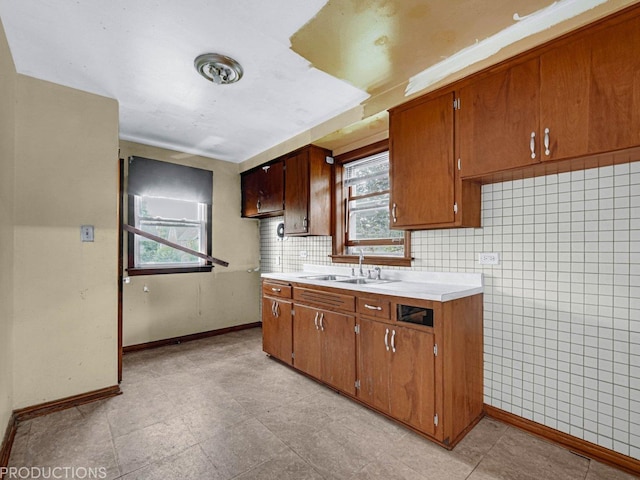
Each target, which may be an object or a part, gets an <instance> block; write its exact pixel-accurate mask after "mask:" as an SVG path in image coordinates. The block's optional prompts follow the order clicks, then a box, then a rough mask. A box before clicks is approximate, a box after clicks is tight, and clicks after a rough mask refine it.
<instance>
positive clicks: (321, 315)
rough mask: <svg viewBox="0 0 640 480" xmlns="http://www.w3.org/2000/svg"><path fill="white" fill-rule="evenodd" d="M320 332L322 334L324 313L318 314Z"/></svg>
mask: <svg viewBox="0 0 640 480" xmlns="http://www.w3.org/2000/svg"><path fill="white" fill-rule="evenodd" d="M320 331H322V332H324V313H321V314H320Z"/></svg>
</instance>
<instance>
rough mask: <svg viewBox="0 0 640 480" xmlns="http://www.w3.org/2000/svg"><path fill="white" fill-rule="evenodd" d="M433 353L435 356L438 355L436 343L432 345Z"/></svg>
mask: <svg viewBox="0 0 640 480" xmlns="http://www.w3.org/2000/svg"><path fill="white" fill-rule="evenodd" d="M433 355H434V356H436V357H437V356H438V344H437V343H436V344H434V345H433Z"/></svg>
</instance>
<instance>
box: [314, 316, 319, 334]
mask: <svg viewBox="0 0 640 480" xmlns="http://www.w3.org/2000/svg"><path fill="white" fill-rule="evenodd" d="M318 313H319V312H316V318H314V319H313V324H314V325H315V326H316V330H318Z"/></svg>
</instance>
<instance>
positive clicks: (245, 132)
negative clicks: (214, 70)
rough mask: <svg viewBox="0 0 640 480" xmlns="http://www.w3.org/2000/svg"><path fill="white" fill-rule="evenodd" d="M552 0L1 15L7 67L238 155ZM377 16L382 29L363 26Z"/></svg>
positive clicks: (166, 132)
mask: <svg viewBox="0 0 640 480" xmlns="http://www.w3.org/2000/svg"><path fill="white" fill-rule="evenodd" d="M552 3H553V2H552V1H551V0H491V1H490V2H489V1H488V0H432V1H429V0H329V1H328V0H269V1H264V0H224V1H223V0H180V1H178V0H133V1H130V0H0V18H1V19H2V23H3V25H4V28H5V31H6V34H7V39H8V42H9V46H10V48H11V52H12V55H13V59H14V63H15V65H16V70H17V71H18V73H21V74H24V75H29V76H32V77H36V78H40V79H43V80H47V81H51V82H54V83H58V84H61V85H66V86H69V87H73V88H77V89H80V90H84V91H87V92H92V93H96V94H99V95H104V96H107V97H111V98H115V99H117V100H118V102H119V105H120V137H121V138H122V139H125V140H132V141H136V142H140V143H145V144H149V145H155V146H160V147H165V148H170V149H173V150H178V151H182V152H186V153H193V154H199V155H204V156H207V157H211V158H217V159H221V160H227V161H231V162H237V163H239V162H243V161H245V160H247V159H250V158H252V157H256V155H259V154H261V153H263V152H265V151H268V150H269V149H272V148H273V147H274V146H277V145H279V144H282V143H283V142H286V141H287V140H289V139H291V138H292V137H295V136H296V135H299V134H302V133H304V132H308V131H310V129H312V128H314V127H316V126H318V125H321V124H323V123H326V122H328V121H330V120H331V119H335V118H336V117H337V116H338V115H340V114H341V113H344V112H347V111H349V110H353V109H354V107H358V106H359V105H362V107H359V108H360V110H361V111H362V112H363V113H362V114H361V115H360V114H358V115H360V116H359V117H358V119H359V118H365V117H368V116H369V117H370V116H372V115H375V114H377V113H378V112H380V111H383V110H384V109H385V108H388V107H389V106H392V105H389V103H390V102H392V101H391V100H388V101H387V104H385V103H384V102H382V101H378V102H377V103H376V102H375V100H376V98H384V95H385V94H388V93H389V92H392V91H393V88H394V87H398V86H400V87H401V91H404V88H405V87H406V86H407V82H408V81H409V78H410V77H411V76H415V75H417V74H419V73H420V72H422V71H423V70H424V69H425V68H429V67H432V66H433V65H434V64H437V63H438V62H439V61H441V60H442V59H444V58H447V57H451V56H452V55H453V54H455V53H456V52H458V51H460V50H462V49H463V48H465V47H469V46H470V45H473V39H474V38H475V40H476V42H477V39H484V38H487V37H490V36H493V35H495V34H496V33H499V32H500V31H501V30H502V29H505V28H507V27H509V26H512V25H514V24H515V23H517V22H516V20H514V18H513V15H514V14H515V13H518V14H519V15H520V16H525V15H529V14H531V13H535V12H536V11H538V10H539V9H543V8H545V7H548V6H549V5H551V4H552ZM558 3H571V4H575V5H576V9H575V10H576V14H577V13H580V12H579V10H580V8H578V7H577V6H578V5H580V4H582V5H584V4H587V3H588V4H590V6H589V7H588V8H593V7H594V6H597V5H600V4H603V3H609V4H613V5H612V7H611V8H610V9H613V8H620V6H621V5H624V4H629V3H634V1H633V0H561V1H560V2H558ZM582 10H584V9H582ZM605 13H606V12H605ZM420 15H422V16H423V17H420ZM389 18H393V21H394V24H393V28H392V29H389V25H390V24H389V23H388V19H389ZM421 18H424V21H423V20H421ZM456 18H457V19H459V20H460V21H459V22H457V23H458V25H457V26H456V22H455V21H454V22H452V19H456ZM385 19H387V20H385ZM365 20H366V21H365ZM383 20H384V22H386V23H384V22H383ZM314 21H315V25H314ZM363 22H364V26H363ZM355 25H357V28H355V27H354V26H355ZM367 25H371V32H368V33H367V30H368V27H367ZM365 27H367V28H365ZM333 29H335V31H332V30H333ZM363 29H364V30H363ZM376 29H378V30H380V31H381V32H383V33H386V34H385V35H382V34H380V35H378V33H375V35H373V33H372V32H375V31H376ZM385 29H386V30H385ZM392 32H396V33H395V34H394V33H392ZM355 35H359V37H358V38H356V37H355ZM372 35H373V36H372ZM369 37H371V39H370V40H366V39H367V38H369ZM374 37H377V38H374ZM292 38H293V39H294V40H295V41H296V44H295V45H293V46H292V41H291V39H292ZM359 39H365V41H363V43H358V42H359ZM516 40H517V39H516ZM429 42H433V43H429ZM296 51H298V52H303V53H304V55H305V56H306V57H307V58H304V57H303V56H301V55H300V54H298V53H296ZM414 52H415V53H414ZM202 53H220V54H223V55H227V56H230V57H233V58H234V59H236V60H237V61H238V62H239V63H240V64H241V65H242V66H243V68H244V76H243V78H242V79H241V80H240V82H238V83H236V84H232V85H214V84H212V83H211V82H208V81H206V80H205V79H203V78H202V77H200V76H199V75H198V74H197V72H196V71H195V69H194V67H193V60H194V58H195V57H196V56H198V55H200V54H202ZM343 57H344V58H343ZM381 59H382V60H384V62H381V63H380V62H379V61H380V60H381ZM377 61H378V62H379V63H380V64H384V65H386V70H385V72H384V75H382V76H381V70H380V69H379V68H378V69H376V68H368V67H367V66H369V67H370V66H372V65H376V62H377ZM310 62H313V64H315V65H319V68H322V70H320V69H318V68H314V67H313V66H312V64H311V63H310ZM355 64H360V65H361V67H359V68H358V69H357V70H354V69H353V65H355ZM345 65H347V66H349V67H350V68H345ZM464 66H465V65H460V68H463V67H464ZM369 70H371V71H370V72H369ZM325 72H329V73H325ZM340 78H342V79H340ZM396 90H397V88H396ZM395 101H397V100H393V102H395ZM367 104H369V105H368V106H367ZM373 104H375V105H374V106H372V105H373ZM365 107H366V110H368V111H367V112H366V113H365ZM345 118H349V119H351V120H353V117H345ZM329 123H330V122H329ZM334 123H335V121H334ZM342 127H347V124H345V125H342V124H337V125H336V130H337V129H338V128H342ZM326 133H328V132H325V134H326ZM312 140H313V139H312Z"/></svg>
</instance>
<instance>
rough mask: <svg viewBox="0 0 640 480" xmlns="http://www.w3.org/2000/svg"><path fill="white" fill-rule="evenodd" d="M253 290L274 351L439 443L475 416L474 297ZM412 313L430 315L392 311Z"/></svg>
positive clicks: (478, 382) (273, 286)
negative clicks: (436, 298)
mask: <svg viewBox="0 0 640 480" xmlns="http://www.w3.org/2000/svg"><path fill="white" fill-rule="evenodd" d="M262 291H263V308H262V315H263V317H262V318H263V332H264V333H263V342H264V343H263V349H264V351H265V352H267V353H268V354H270V355H272V356H273V357H276V358H278V359H280V360H283V361H284V362H286V363H288V364H290V365H292V366H293V368H295V369H297V370H299V371H301V372H304V373H305V374H307V375H309V376H311V377H313V378H315V379H317V380H318V381H320V382H322V383H324V384H326V385H328V386H330V387H331V388H334V389H336V390H338V391H339V392H341V393H343V394H345V395H346V396H348V397H350V398H352V399H354V400H356V401H358V402H360V403H362V404H364V405H367V406H369V407H370V408H372V409H374V410H376V411H378V412H380V413H382V414H384V415H386V416H388V417H390V418H393V419H395V420H397V421H398V422H401V423H402V424H404V425H406V426H407V427H410V428H411V429H413V430H415V431H417V432H419V433H421V434H423V435H425V436H427V437H428V438H430V439H431V440H433V441H435V442H437V443H439V444H440V445H442V446H444V447H445V448H453V447H454V446H455V444H456V443H457V442H459V441H460V440H461V439H462V438H463V437H464V435H465V434H466V432H467V431H468V430H469V429H470V428H471V427H473V425H475V423H476V422H477V421H478V420H479V419H480V418H481V416H482V414H483V364H482V362H483V359H482V355H483V347H482V346H483V330H482V295H481V294H480V295H473V296H470V297H465V298H461V299H457V300H452V301H448V302H434V301H427V300H417V299H411V298H406V297H398V296H392V295H373V294H371V293H367V294H364V293H359V292H354V291H351V290H342V289H338V288H332V287H317V286H311V285H306V284H304V283H297V282H295V283H294V282H291V283H289V284H284V283H272V281H271V280H264V281H263V289H262ZM274 305H280V310H279V309H278V308H277V307H274ZM287 308H290V310H287ZM403 309H404V310H403ZM415 309H417V310H419V311H421V312H422V311H423V310H425V309H426V310H428V311H429V312H430V313H431V314H430V316H429V317H427V316H421V315H422V313H421V314H412V313H409V314H408V315H405V314H402V313H400V312H407V311H408V312H412V311H414V310H415ZM285 311H286V312H290V313H291V315H290V316H288V314H282V313H280V314H279V315H278V313H279V312H285ZM407 316H408V317H410V320H412V321H414V320H416V318H417V321H418V323H420V322H422V323H420V324H416V323H408V322H405V321H400V320H401V318H404V319H405V320H406V319H407ZM274 317H276V318H275V319H274ZM427 318H429V321H424V320H423V319H427ZM285 324H286V325H285Z"/></svg>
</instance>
